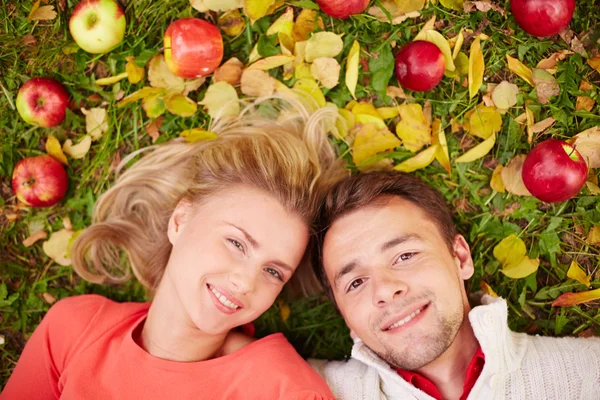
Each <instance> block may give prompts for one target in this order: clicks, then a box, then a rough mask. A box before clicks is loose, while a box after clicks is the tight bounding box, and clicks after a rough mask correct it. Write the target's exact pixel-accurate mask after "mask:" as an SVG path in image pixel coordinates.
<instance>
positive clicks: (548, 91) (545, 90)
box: [532, 68, 560, 104]
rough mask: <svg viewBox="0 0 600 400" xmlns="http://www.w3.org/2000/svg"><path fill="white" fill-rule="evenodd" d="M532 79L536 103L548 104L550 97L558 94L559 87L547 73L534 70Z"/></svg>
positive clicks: (541, 70)
mask: <svg viewBox="0 0 600 400" xmlns="http://www.w3.org/2000/svg"><path fill="white" fill-rule="evenodd" d="M532 79H533V83H534V84H535V91H536V93H537V98H538V101H539V102H540V103H541V104H548V103H549V102H550V97H554V96H558V95H559V94H560V85H559V84H558V82H557V81H556V78H555V77H553V76H552V74H550V73H549V72H548V71H546V70H543V69H537V68H535V69H534V70H533V73H532Z"/></svg>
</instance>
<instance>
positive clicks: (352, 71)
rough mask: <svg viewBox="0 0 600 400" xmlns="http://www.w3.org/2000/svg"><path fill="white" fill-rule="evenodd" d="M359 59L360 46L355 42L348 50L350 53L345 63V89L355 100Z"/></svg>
mask: <svg viewBox="0 0 600 400" xmlns="http://www.w3.org/2000/svg"><path fill="white" fill-rule="evenodd" d="M359 57H360V45H359V44H358V41H357V40H355V41H354V42H353V43H352V47H351V48H350V52H349V53H348V60H347V61H346V77H345V80H346V87H348V90H349V91H350V94H352V97H353V98H355V99H356V95H355V92H356V84H357V82H358V64H359Z"/></svg>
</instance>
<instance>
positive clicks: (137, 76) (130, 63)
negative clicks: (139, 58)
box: [125, 56, 146, 85]
mask: <svg viewBox="0 0 600 400" xmlns="http://www.w3.org/2000/svg"><path fill="white" fill-rule="evenodd" d="M126 59H127V64H126V65H125V72H127V79H129V83H131V84H132V85H133V84H136V83H138V82H139V81H141V80H142V79H144V76H145V75H146V70H145V69H144V68H141V67H138V66H137V65H136V64H135V57H133V56H128V57H126Z"/></svg>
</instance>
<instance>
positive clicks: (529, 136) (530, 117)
mask: <svg viewBox="0 0 600 400" xmlns="http://www.w3.org/2000/svg"><path fill="white" fill-rule="evenodd" d="M525 117H526V118H527V143H531V142H532V141H533V131H532V130H531V127H532V126H533V125H534V123H535V117H534V116H533V111H531V109H530V108H529V107H528V106H527V104H526V105H525Z"/></svg>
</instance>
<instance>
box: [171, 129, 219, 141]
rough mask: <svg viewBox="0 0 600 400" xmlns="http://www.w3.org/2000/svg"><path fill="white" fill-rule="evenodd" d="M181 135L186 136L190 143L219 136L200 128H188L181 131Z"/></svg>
mask: <svg viewBox="0 0 600 400" xmlns="http://www.w3.org/2000/svg"><path fill="white" fill-rule="evenodd" d="M179 136H180V137H182V138H184V139H185V141H186V142H188V143H194V142H204V141H208V140H215V139H216V138H217V137H218V136H217V134H216V133H214V132H210V131H207V130H204V129H200V128H192V129H187V130H185V131H183V132H181V133H180V134H179Z"/></svg>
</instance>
